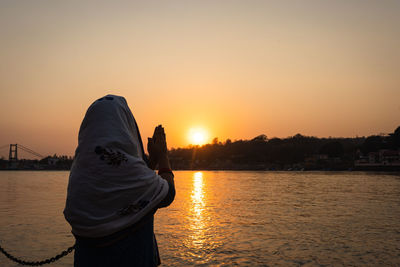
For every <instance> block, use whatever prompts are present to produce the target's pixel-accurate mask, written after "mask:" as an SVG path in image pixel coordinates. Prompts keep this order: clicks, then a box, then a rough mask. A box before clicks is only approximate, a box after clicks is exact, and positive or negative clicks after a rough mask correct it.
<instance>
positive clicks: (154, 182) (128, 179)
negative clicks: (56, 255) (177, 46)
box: [64, 95, 168, 237]
mask: <svg viewBox="0 0 400 267" xmlns="http://www.w3.org/2000/svg"><path fill="white" fill-rule="evenodd" d="M144 159H145V155H144V151H143V145H142V141H141V139H140V133H139V130H138V128H137V125H136V122H135V119H134V117H133V115H132V113H131V111H130V109H129V107H128V105H127V103H126V100H125V99H124V98H123V97H120V96H115V95H107V96H105V97H102V98H100V99H98V100H97V101H95V102H94V103H93V104H92V105H91V106H90V107H89V109H88V110H87V112H86V115H85V118H84V119H83V122H82V125H81V128H80V130H79V139H78V147H77V149H76V152H75V159H74V163H73V165H72V168H71V172H70V177H69V183H68V191H67V200H66V206H65V210H64V216H65V218H66V220H67V221H68V222H69V223H70V224H71V226H72V232H73V233H74V234H76V235H78V236H84V237H102V236H106V235H109V234H112V233H114V232H117V231H119V230H121V229H124V228H126V227H128V226H130V225H132V224H134V223H135V222H137V221H139V220H140V219H141V218H143V216H145V215H146V214H148V213H149V212H150V211H152V210H153V209H154V208H155V207H156V206H157V204H159V203H160V202H161V200H162V199H164V197H165V196H166V195H167V193H168V183H167V181H165V180H164V179H162V178H161V177H160V176H158V175H157V174H156V173H155V172H154V171H153V170H151V169H150V168H148V167H147V165H146V163H145V161H144Z"/></svg>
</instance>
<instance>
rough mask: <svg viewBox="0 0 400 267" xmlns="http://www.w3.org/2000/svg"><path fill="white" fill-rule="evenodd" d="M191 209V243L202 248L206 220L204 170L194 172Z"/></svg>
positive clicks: (194, 246)
mask: <svg viewBox="0 0 400 267" xmlns="http://www.w3.org/2000/svg"><path fill="white" fill-rule="evenodd" d="M191 200H192V203H191V204H192V205H191V210H190V214H191V216H190V220H191V224H190V227H189V228H190V230H191V234H190V241H191V242H190V243H191V246H192V247H193V248H201V247H202V246H203V243H204V241H205V228H206V220H205V218H204V206H205V193H204V179H203V173H202V172H195V173H194V174H193V189H192V194H191Z"/></svg>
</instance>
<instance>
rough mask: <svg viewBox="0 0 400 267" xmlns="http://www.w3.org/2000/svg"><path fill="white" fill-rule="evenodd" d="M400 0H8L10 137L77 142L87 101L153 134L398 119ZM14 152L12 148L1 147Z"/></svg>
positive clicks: (237, 134) (3, 137) (181, 137)
mask: <svg viewBox="0 0 400 267" xmlns="http://www.w3.org/2000/svg"><path fill="white" fill-rule="evenodd" d="M399 14H400V1H365V0H363V1H349V0H345V1H337V0H335V1H324V0H321V1H299V0H298V1H295V0H293V1H247V0H246V1H227V0H226V1H216V0H213V1H204V0H202V1H140V2H135V1H54V0H49V1H40V0H35V1H15V0H10V1H6V0H1V1H0V36H1V42H0V48H1V49H0V146H2V145H4V144H9V143H20V144H23V145H25V146H27V147H29V148H31V149H33V150H35V151H37V152H39V153H41V154H45V155H46V154H54V153H57V154H68V155H72V154H73V151H74V149H75V147H76V144H77V134H78V129H79V126H80V123H81V120H82V118H83V116H84V113H85V111H86V109H87V108H88V106H89V105H90V104H91V102H93V101H94V100H96V99H97V98H99V97H101V96H103V95H105V94H108V93H113V94H118V95H122V96H125V98H126V99H127V101H128V103H129V105H130V107H131V109H132V111H133V114H134V116H135V117H136V120H137V121H138V124H139V127H140V129H141V132H142V136H143V138H144V139H145V138H146V137H147V136H150V135H151V134H152V131H153V127H154V126H155V125H157V124H159V123H162V124H163V125H164V126H165V128H166V131H167V138H168V144H169V147H180V146H186V145H187V144H188V140H187V133H188V131H189V129H190V128H192V127H202V128H204V129H206V130H207V131H208V132H209V136H210V138H212V137H219V139H220V140H225V139H226V138H231V139H249V138H253V137H255V136H257V135H259V134H262V133H264V134H266V135H267V136H268V137H274V136H277V137H287V136H290V135H294V134H296V133H302V134H305V135H314V136H319V137H322V136H346V137H353V136H356V135H359V136H363V135H371V134H378V133H388V132H393V130H394V129H395V128H396V127H397V126H399V125H400V117H399V113H400V27H399V25H400V16H399ZM0 152H1V153H0V154H1V155H6V154H7V153H8V151H7V150H6V149H5V150H2V151H0Z"/></svg>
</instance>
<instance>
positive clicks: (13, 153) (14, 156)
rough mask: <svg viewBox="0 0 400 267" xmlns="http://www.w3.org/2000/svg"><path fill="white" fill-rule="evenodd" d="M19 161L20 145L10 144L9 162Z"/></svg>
mask: <svg viewBox="0 0 400 267" xmlns="http://www.w3.org/2000/svg"><path fill="white" fill-rule="evenodd" d="M17 161H18V145H17V144H10V154H9V156H8V162H9V163H10V164H11V162H17Z"/></svg>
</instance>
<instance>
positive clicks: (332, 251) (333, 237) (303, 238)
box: [0, 171, 400, 266]
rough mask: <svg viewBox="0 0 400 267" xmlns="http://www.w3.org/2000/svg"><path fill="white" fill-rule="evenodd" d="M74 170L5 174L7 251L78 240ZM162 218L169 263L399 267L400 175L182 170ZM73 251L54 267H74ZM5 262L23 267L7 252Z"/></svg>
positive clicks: (1, 181) (29, 252) (2, 216)
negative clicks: (71, 182) (68, 208)
mask: <svg viewBox="0 0 400 267" xmlns="http://www.w3.org/2000/svg"><path fill="white" fill-rule="evenodd" d="M67 183H68V172H64V171H2V172H0V245H1V246H3V247H4V248H5V249H7V250H8V251H9V252H10V253H12V254H13V255H16V256H18V257H22V258H23V259H24V260H41V259H44V258H47V257H52V256H54V255H55V254H57V253H59V252H60V251H62V250H63V249H65V248H67V247H69V246H71V245H72V244H73V243H74V239H73V236H72V234H71V232H70V230H71V229H70V226H69V225H68V223H66V221H65V220H64V217H63V214H62V211H63V208H64V204H65V196H66V188H67ZM175 183H176V190H177V195H176V198H175V201H174V203H173V204H172V205H171V206H170V207H168V208H164V209H161V210H159V211H158V212H157V214H156V217H155V232H156V236H157V240H158V244H159V249H160V254H161V261H162V266H193V265H196V266H210V265H211V266H232V265H240V266H365V265H367V266H399V265H400V175H399V174H387V173H386V174H385V173H364V172H256V171H240V172H238V171H197V172H196V171H176V172H175ZM72 264H73V256H72V254H71V255H68V256H66V257H64V258H62V259H61V260H60V261H58V262H57V263H56V264H54V266H72ZM0 266H18V265H17V264H14V263H12V262H11V261H9V260H8V259H7V258H6V257H5V256H4V255H1V254H0Z"/></svg>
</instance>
